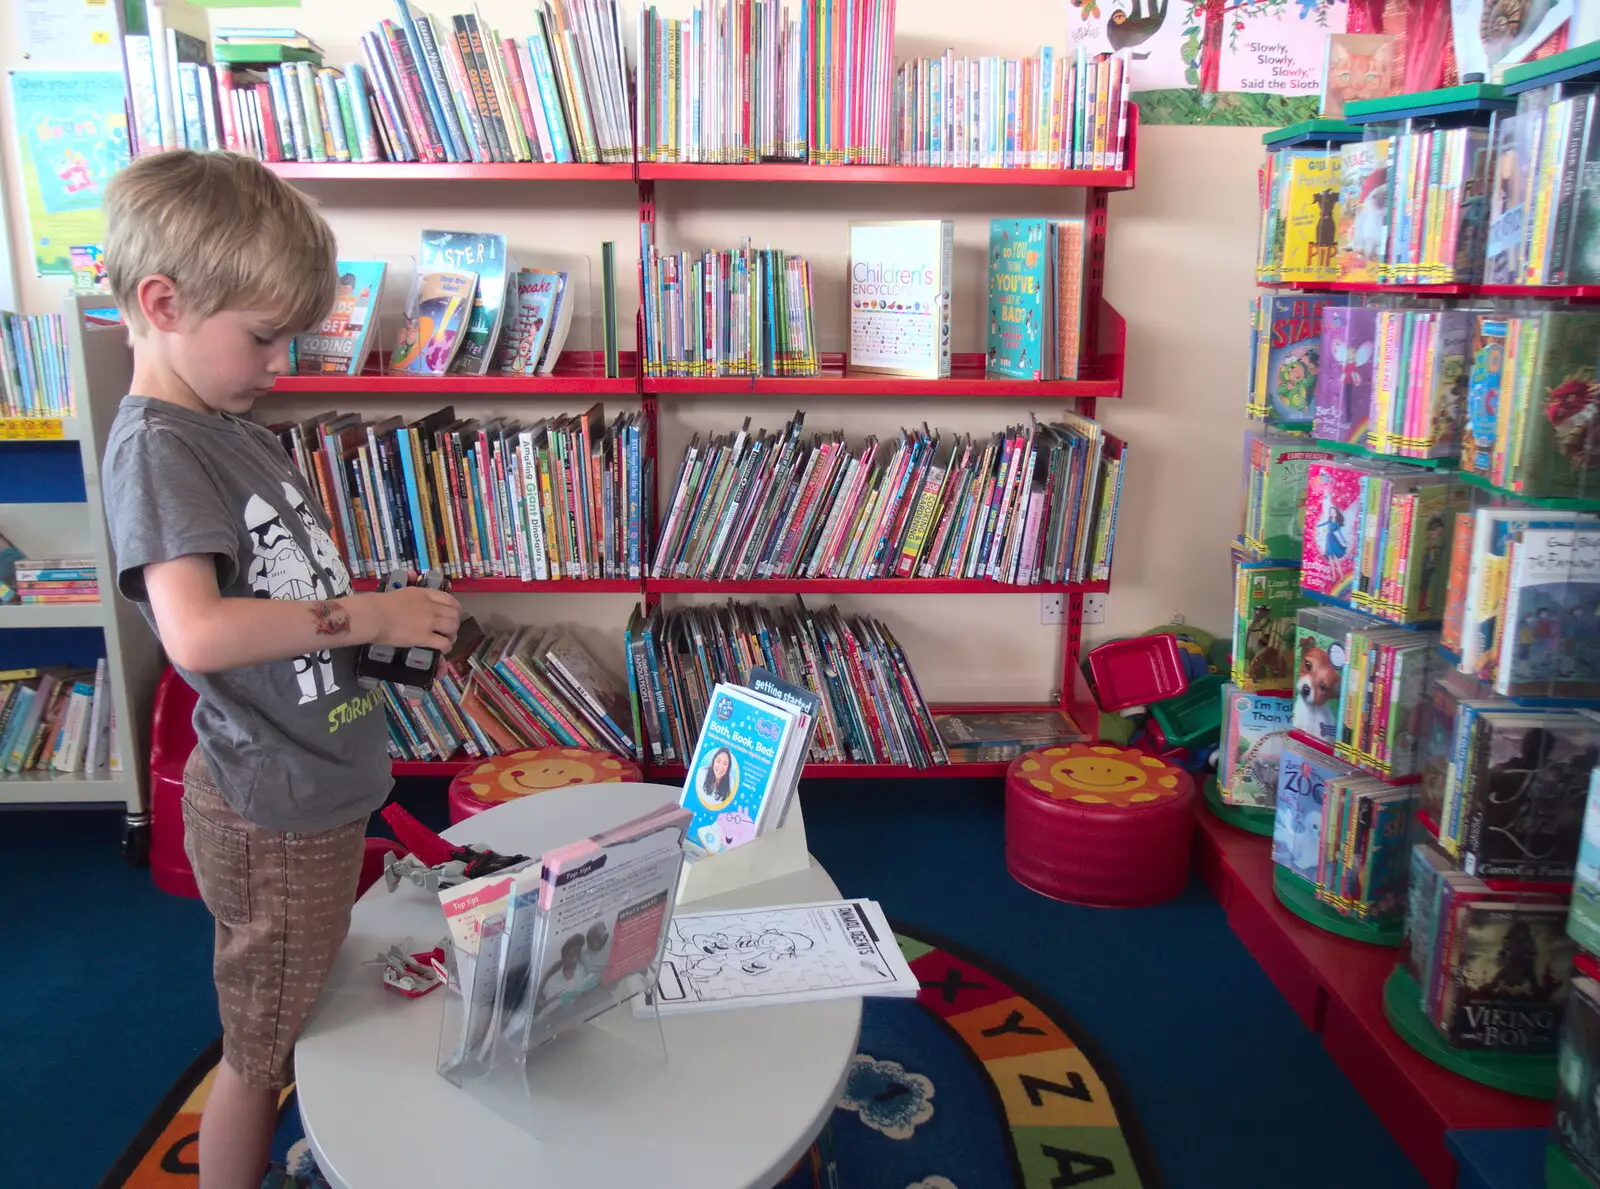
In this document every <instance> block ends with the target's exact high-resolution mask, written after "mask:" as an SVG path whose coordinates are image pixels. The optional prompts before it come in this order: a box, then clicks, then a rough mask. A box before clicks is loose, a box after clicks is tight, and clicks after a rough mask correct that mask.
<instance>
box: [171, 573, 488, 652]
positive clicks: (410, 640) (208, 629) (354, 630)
mask: <svg viewBox="0 0 1600 1189" xmlns="http://www.w3.org/2000/svg"><path fill="white" fill-rule="evenodd" d="M144 586H145V592H146V593H147V594H148V595H149V597H150V607H151V610H153V611H154V612H155V617H156V625H157V627H158V628H159V629H160V632H161V643H162V645H163V646H164V647H165V648H166V650H167V655H168V656H169V657H170V658H171V659H172V661H173V663H174V664H176V665H177V666H178V667H179V668H182V669H187V670H189V671H190V672H191V673H215V672H218V671H220V670H223V669H237V668H241V667H243V666H246V665H259V664H262V663H264V662H267V661H279V660H287V659H288V658H290V657H295V656H300V655H302V654H303V653H307V652H318V651H320V650H322V649H324V648H339V647H343V646H345V645H351V644H392V645H395V646H397V647H401V648H411V647H422V648H439V649H448V648H449V647H450V646H451V645H452V644H454V643H455V638H456V629H457V627H458V626H459V625H460V623H461V606H460V604H459V603H457V602H456V600H455V599H454V598H452V597H451V596H450V595H447V594H444V593H443V592H441V591H437V590H426V589H423V588H422V587H416V586H412V587H407V588H406V589H405V590H397V591H391V592H389V593H387V594H381V595H380V594H355V595H345V596H344V597H342V598H338V599H326V600H323V601H320V602H296V601H293V600H289V599H239V598H224V597H223V596H222V594H221V592H220V591H219V590H218V589H217V571H216V566H215V563H213V562H212V560H211V558H209V557H205V556H201V555H192V556H189V557H179V558H174V559H173V560H172V561H164V562H156V563H154V564H152V565H148V566H146V567H145V568H144Z"/></svg>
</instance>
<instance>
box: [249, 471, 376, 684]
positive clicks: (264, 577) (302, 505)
mask: <svg viewBox="0 0 1600 1189" xmlns="http://www.w3.org/2000/svg"><path fill="white" fill-rule="evenodd" d="M283 496H284V499H285V500H286V501H287V504H288V507H289V508H290V509H291V510H292V514H293V516H294V517H295V519H296V520H298V521H299V522H300V525H301V527H302V528H303V529H304V530H305V535H306V540H307V541H309V542H310V544H311V552H312V555H313V556H312V557H307V556H306V552H305V550H304V549H302V548H301V546H300V542H299V540H298V539H297V538H296V537H295V535H294V533H293V532H292V531H290V528H289V526H288V525H286V524H285V523H284V517H283V514H282V513H281V512H279V510H278V508H277V507H276V506H275V505H273V504H272V503H269V502H268V501H267V500H266V499H264V498H262V497H261V496H260V495H252V496H251V497H250V498H249V499H248V500H247V501H246V502H245V507H244V523H245V528H247V529H248V530H249V532H250V547H251V550H252V552H253V553H254V557H253V559H252V560H251V562H250V567H249V571H248V573H247V575H246V577H247V578H248V580H249V582H250V589H251V590H252V591H253V592H254V593H255V596H256V598H258V599H293V600H296V601H309V600H315V599H336V598H340V597H342V596H344V595H347V594H349V593H350V572H349V571H348V570H346V569H345V565H344V562H343V561H342V560H341V559H340V558H339V555H338V553H337V551H336V550H335V549H334V547H333V542H332V541H331V540H329V539H328V534H327V533H326V532H325V531H324V530H323V528H322V526H321V525H320V524H318V523H317V519H316V517H315V516H314V515H312V512H311V509H310V508H309V507H308V506H307V504H306V501H305V496H304V495H302V494H301V493H300V492H299V491H297V490H296V489H295V487H294V485H293V484H290V483H284V484H283ZM294 672H295V680H296V681H297V682H298V683H299V686H300V702H301V704H302V705H303V704H305V703H306V702H314V701H316V700H317V699H318V698H321V697H326V696H327V695H328V694H332V693H337V692H338V690H339V684H338V682H337V681H336V680H335V679H334V675H333V655H332V653H330V652H329V651H328V650H327V649H322V650H320V651H317V652H307V653H302V654H301V655H300V656H297V657H295V658H294Z"/></svg>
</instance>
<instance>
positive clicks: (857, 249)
mask: <svg viewBox="0 0 1600 1189" xmlns="http://www.w3.org/2000/svg"><path fill="white" fill-rule="evenodd" d="M954 251H955V224H954V223H953V222H951V221H950V220H948V219H945V220H938V219H902V220H889V221H883V222H853V223H851V224H850V356H849V362H850V370H851V371H852V372H865V373H873V374H878V375H886V376H911V377H917V378H921V379H929V380H937V379H943V378H945V377H947V376H949V375H950V273H951V266H952V257H953V253H954ZM1041 254H1042V249H1041ZM1035 329H1036V330H1037V327H1036V328H1035Z"/></svg>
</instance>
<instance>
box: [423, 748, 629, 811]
mask: <svg viewBox="0 0 1600 1189" xmlns="http://www.w3.org/2000/svg"><path fill="white" fill-rule="evenodd" d="M643 779H644V773H642V772H640V771H639V765H637V764H635V763H634V762H633V761H632V760H624V759H621V758H619V757H617V756H614V755H612V754H611V753H610V752H606V751H586V750H585V749H584V748H581V747H541V748H538V749H536V750H533V751H513V752H509V753H507V754H506V755H501V756H493V757H491V758H490V759H487V760H484V761H483V762H482V763H481V764H478V765H476V766H475V767H472V768H468V769H466V770H464V771H462V772H461V773H460V774H458V775H457V776H456V778H455V779H454V780H452V781H451V782H450V824H451V825H455V824H456V823H457V822H460V821H465V820H466V819H467V818H469V817H471V816H472V815H473V814H475V813H482V812H483V811H484V810H485V809H492V808H493V807H494V806H496V805H499V804H500V803H501V802H502V801H515V800H516V799H517V798H518V797H531V796H533V795H534V794H535V793H543V792H547V791H548V790H550V789H559V788H563V787H565V786H566V785H569V784H609V783H611V782H613V781H619V780H631V781H639V780H643Z"/></svg>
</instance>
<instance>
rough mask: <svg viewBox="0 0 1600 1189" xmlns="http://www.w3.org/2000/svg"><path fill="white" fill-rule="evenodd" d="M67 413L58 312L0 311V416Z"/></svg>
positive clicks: (68, 374) (67, 373) (68, 376)
mask: <svg viewBox="0 0 1600 1189" xmlns="http://www.w3.org/2000/svg"><path fill="white" fill-rule="evenodd" d="M72 415H73V403H72V365H71V363H70V362H69V361H68V359H67V338H66V331H65V328H64V327H63V326H62V324H61V315H60V314H13V313H11V312H9V311H0V417H71V416H72Z"/></svg>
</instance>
